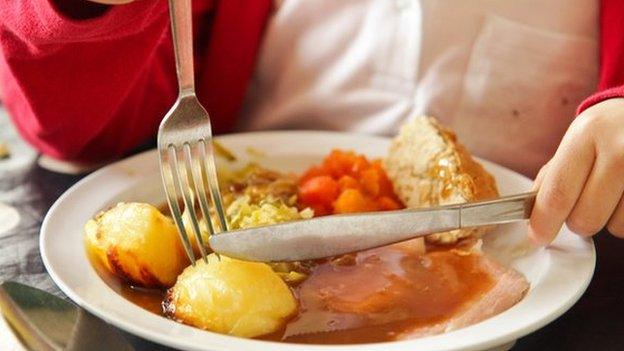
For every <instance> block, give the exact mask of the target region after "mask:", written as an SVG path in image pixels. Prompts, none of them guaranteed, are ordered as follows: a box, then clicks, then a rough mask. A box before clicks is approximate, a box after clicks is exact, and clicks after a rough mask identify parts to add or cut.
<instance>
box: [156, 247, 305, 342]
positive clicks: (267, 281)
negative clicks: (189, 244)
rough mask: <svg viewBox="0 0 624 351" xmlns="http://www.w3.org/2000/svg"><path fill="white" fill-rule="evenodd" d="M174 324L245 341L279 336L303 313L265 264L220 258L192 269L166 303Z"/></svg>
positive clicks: (210, 257)
mask: <svg viewBox="0 0 624 351" xmlns="http://www.w3.org/2000/svg"><path fill="white" fill-rule="evenodd" d="M163 307H164V309H165V313H166V314H167V316H169V317H170V318H172V319H175V320H177V321H179V322H182V323H185V324H189V325H192V326H195V327H198V328H202V329H205V330H210V331H214V332H218V333H222V334H230V335H235V336H241V337H255V336H260V335H264V334H268V333H271V332H274V331H277V330H278V329H279V328H280V327H282V326H283V325H284V324H285V322H286V321H287V319H288V318H289V317H291V316H293V315H294V314H295V313H296V311H297V302H296V300H295V298H294V296H293V295H292V293H291V291H290V289H289V288H288V286H286V283H284V282H283V281H282V279H280V277H279V276H278V275H277V273H275V272H274V271H273V270H272V269H271V267H269V266H268V265H267V264H265V263H258V262H247V261H239V260H236V259H232V258H228V257H225V256H221V258H220V259H219V258H218V257H217V256H216V255H215V254H211V255H209V256H208V263H206V262H204V261H203V260H199V261H197V264H196V265H195V266H189V267H187V268H186V269H185V270H184V272H182V274H181V275H180V276H179V277H178V281H177V282H176V284H175V285H174V286H173V288H171V289H169V291H168V292H167V297H166V298H165V301H164V302H163Z"/></svg>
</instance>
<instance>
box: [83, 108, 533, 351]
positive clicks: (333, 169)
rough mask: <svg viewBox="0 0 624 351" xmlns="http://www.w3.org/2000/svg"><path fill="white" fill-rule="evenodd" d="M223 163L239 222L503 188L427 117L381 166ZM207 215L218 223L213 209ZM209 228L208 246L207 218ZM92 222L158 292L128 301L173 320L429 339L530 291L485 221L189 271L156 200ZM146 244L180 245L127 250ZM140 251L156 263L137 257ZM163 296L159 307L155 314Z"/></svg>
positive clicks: (435, 200)
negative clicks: (486, 235)
mask: <svg viewBox="0 0 624 351" xmlns="http://www.w3.org/2000/svg"><path fill="white" fill-rule="evenodd" d="M221 148H222V149H223V150H222V152H224V153H227V154H228V155H230V156H231V157H230V158H231V159H237V158H236V156H235V155H234V154H233V153H230V152H229V151H228V150H227V149H225V147H223V146H222V147H221ZM219 172H220V186H221V190H222V196H223V203H224V207H225V212H226V220H227V222H228V225H229V228H230V229H242V228H250V227H254V226H262V225H268V224H274V223H280V222H286V221H293V220H303V219H308V218H311V217H318V216H325V215H331V214H342V213H355V212H370V211H384V210H397V209H401V208H405V207H422V206H436V205H444V204H451V203H461V202H466V201H474V200H481V199H486V198H490V197H495V196H497V195H498V191H497V188H496V183H495V180H494V178H493V177H492V176H491V175H490V174H489V173H487V171H486V170H485V169H484V168H483V167H482V166H481V165H480V164H479V163H478V162H477V161H475V160H473V159H472V157H471V156H470V154H469V153H468V152H467V151H466V150H465V149H464V148H463V147H462V146H461V145H460V144H459V143H458V142H457V141H456V139H455V136H454V134H453V133H452V132H450V131H449V130H447V129H445V128H444V127H442V126H441V125H440V124H439V123H437V122H436V121H435V120H434V119H431V118H425V117H423V118H419V119H416V120H415V121H413V122H410V123H408V124H407V125H406V126H404V128H403V129H402V130H401V133H400V135H399V136H397V137H396V138H395V140H394V141H393V142H392V146H391V148H390V152H389V154H388V156H387V157H386V159H385V160H384V161H383V162H382V161H381V160H371V159H368V158H367V157H366V156H364V155H361V154H358V153H356V152H355V151H346V150H333V151H331V152H330V153H329V154H328V155H327V156H326V157H325V158H324V159H323V160H322V161H321V162H320V163H319V164H318V165H311V166H310V167H309V168H308V170H307V171H305V172H303V173H302V174H301V175H299V176H297V175H295V174H288V173H282V172H278V171H274V170H270V169H267V168H265V167H263V166H261V165H258V164H248V165H246V166H244V167H242V168H240V169H238V170H227V169H220V170H219ZM190 211H195V212H196V213H199V212H200V211H199V210H198V208H188V209H185V215H184V218H183V220H184V222H185V225H186V226H187V227H188V228H189V229H191V228H190V225H189V223H190V213H191V212H190ZM126 212H127V213H126ZM211 217H212V222H213V223H216V222H217V221H216V220H215V219H216V218H215V213H211ZM200 228H201V231H202V235H203V236H204V239H205V241H206V242H207V239H208V230H207V222H206V221H204V220H203V219H202V220H200ZM86 230H87V233H86V236H87V246H88V247H89V248H90V250H91V251H93V252H96V253H97V256H98V257H101V259H102V261H103V262H105V263H107V265H106V267H108V269H110V270H111V271H113V272H115V273H117V274H118V275H119V276H120V277H122V278H123V279H126V281H127V282H128V283H130V284H136V285H139V286H143V287H155V288H157V289H153V290H145V289H143V290H141V289H127V290H120V291H122V292H121V293H122V294H125V295H124V296H126V297H128V299H129V300H131V301H133V302H136V303H138V304H140V305H142V306H144V307H145V308H149V309H150V310H152V311H154V312H155V313H160V314H164V315H165V316H167V317H169V318H171V319H173V320H175V321H178V322H181V323H185V324H188V325H191V326H195V327H197V328H201V329H205V330H208V331H213V332H218V333H223V334H229V335H235V336H240V337H254V338H261V339H266V340H276V341H284V342H297V343H315V344H318V343H331V344H349V343H365V342H380V341H392V340H401V339H408V338H415V337H421V336H425V335H432V334H438V333H443V332H446V331H451V330H455V329H458V328H462V327H465V326H468V325H471V324H474V323H477V322H479V321H482V320H484V319H486V318H489V317H491V316H494V315H496V314H498V313H501V312H502V311H505V310H506V309H508V308H510V307H511V306H513V305H514V304H516V303H517V302H518V301H520V300H521V299H522V298H523V296H524V295H525V293H526V291H527V290H528V288H529V284H528V282H527V281H526V279H525V278H524V277H523V276H522V274H520V273H518V272H516V271H514V270H513V269H510V268H506V267H504V266H502V265H500V264H499V263H497V262H495V261H494V260H492V259H490V258H489V257H487V256H486V255H485V254H484V253H483V252H482V251H481V240H480V238H479V235H480V234H482V233H483V232H484V231H485V230H484V229H467V230H461V231H452V232H447V233H440V234H434V235H431V236H429V237H428V238H427V239H428V240H427V242H425V240H424V239H423V238H417V239H412V240H408V241H405V242H401V243H396V244H393V245H388V246H384V247H380V248H375V249H371V250H366V251H362V252H357V253H350V254H346V255H341V256H337V257H330V258H325V259H318V260H307V261H298V262H272V263H268V264H267V263H258V262H246V261H241V260H236V259H232V258H229V257H225V256H220V258H219V256H217V255H216V254H210V255H209V256H208V259H207V262H205V261H204V260H201V259H198V261H197V263H196V264H195V265H194V266H188V267H186V269H183V268H184V266H186V265H188V262H187V261H186V260H185V259H184V255H183V251H182V250H181V247H180V243H179V239H178V237H177V234H176V232H175V226H174V225H173V222H172V221H171V219H170V218H168V217H166V216H165V215H163V214H161V213H160V212H158V210H157V209H156V208H154V207H153V206H151V205H147V204H119V205H118V206H116V207H114V208H113V209H111V210H108V211H105V212H103V213H102V214H99V215H98V216H97V217H96V218H95V219H93V220H91V221H89V223H87V226H86ZM339 230H340V228H336V231H339ZM221 235H227V233H223V234H221ZM155 238H156V239H158V240H155ZM163 238H164V239H163ZM113 239H114V240H113ZM161 239H162V240H161ZM143 240H147V241H149V242H152V241H156V242H157V243H158V244H162V242H163V240H164V241H165V242H166V243H167V245H170V247H174V248H175V250H170V247H169V246H166V245H161V246H158V245H156V243H152V244H150V245H148V248H145V249H144V250H143V251H140V254H137V255H131V254H134V253H135V252H137V251H138V249H137V247H138V243H140V242H142V241H143ZM191 240H192V241H193V245H195V250H196V253H198V252H197V251H198V250H197V246H196V245H197V244H196V243H195V240H194V238H192V237H191ZM441 244H444V245H441ZM111 248H112V249H111ZM145 251H147V252H148V253H145ZM172 251H174V252H175V253H172ZM109 252H121V253H127V254H126V256H123V257H124V261H123V262H124V266H122V267H123V268H121V269H120V268H118V267H117V266H118V265H115V264H114V263H110V258H109ZM165 256H166V257H165ZM144 257H145V259H148V260H153V261H154V262H158V266H157V267H150V266H149V265H148V264H147V263H145V262H143V261H141V260H138V259H137V258H141V259H143V258H144ZM158 260H160V261H158ZM150 262H151V261H150ZM163 262H169V263H170V264H169V265H167V264H164V263H163ZM126 265H127V266H128V267H126ZM163 265H164V266H167V267H168V268H170V269H171V270H170V271H167V273H168V276H167V279H162V280H159V281H158V284H152V283H153V282H152V281H151V280H149V279H143V280H141V278H144V277H143V276H142V275H140V274H141V272H144V271H148V272H152V273H151V274H152V275H154V276H159V277H160V275H158V274H163V272H164V271H165V270H164V268H163ZM144 267H149V268H150V269H149V270H148V269H145V268H144ZM182 270H183V272H182ZM128 272H129V273H128ZM178 274H179V276H178ZM176 277H177V280H176ZM146 280H148V281H147V282H146ZM166 287H170V288H169V289H168V290H166V289H164V288H166ZM146 301H147V302H146ZM160 303H162V309H161V310H155V309H154V306H156V305H159V304H160Z"/></svg>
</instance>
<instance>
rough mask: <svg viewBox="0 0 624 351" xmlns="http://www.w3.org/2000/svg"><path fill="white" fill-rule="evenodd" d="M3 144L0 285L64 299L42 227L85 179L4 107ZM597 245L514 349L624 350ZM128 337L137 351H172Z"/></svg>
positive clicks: (609, 268) (620, 243) (620, 308)
mask: <svg viewBox="0 0 624 351" xmlns="http://www.w3.org/2000/svg"><path fill="white" fill-rule="evenodd" d="M0 142H5V143H7V144H9V147H10V148H11V151H12V157H11V158H9V159H7V160H0V281H6V280H14V281H19V282H22V283H25V284H29V285H31V286H35V287H38V288H40V289H44V290H46V291H49V292H52V293H54V294H57V295H58V296H62V297H63V294H62V293H61V292H60V291H59V290H58V288H57V287H56V286H55V285H54V282H53V281H52V280H51V279H50V277H49V276H48V275H47V273H46V270H45V268H44V266H43V263H42V261H41V257H40V255H39V247H38V238H39V229H40V226H41V222H42V221H43V218H44V216H45V214H46V212H47V211H48V209H49V208H50V206H51V205H52V204H53V203H54V201H55V200H56V199H57V198H58V197H59V196H60V195H61V194H62V193H63V192H64V191H65V190H66V189H68V188H69V187H70V186H72V185H73V184H74V183H75V182H76V181H78V180H79V179H80V178H81V177H80V176H73V175H63V174H58V173H54V172H50V171H47V170H45V169H43V168H41V167H39V165H38V163H37V155H36V153H35V152H34V151H33V150H32V149H31V148H30V147H28V146H27V145H26V144H25V143H24V142H23V141H21V140H20V139H19V137H18V136H17V135H16V133H15V131H14V129H13V128H12V126H11V125H10V123H9V122H8V118H7V117H6V114H5V113H4V112H3V111H2V110H1V109H0ZM6 206H8V207H10V208H13V209H15V210H17V213H18V214H19V216H20V220H19V222H18V223H17V225H16V226H12V228H6V227H3V225H2V224H3V223H1V222H2V221H3V218H4V221H6V220H7V219H6V217H3V212H2V211H4V213H7V212H6V211H7V207H6ZM595 242H596V250H597V253H598V262H597V266H596V272H595V274H594V278H593V280H592V282H591V284H590V285H589V288H588V290H587V292H586V293H585V294H584V295H583V297H581V299H580V300H579V302H578V303H577V304H576V305H575V306H574V307H572V309H570V310H569V311H568V312H567V313H565V314H564V315H563V316H562V317H560V318H559V319H557V320H556V321H554V322H552V323H551V324H549V325H548V326H546V327H544V328H543V329H541V330H539V331H537V332H535V333H533V334H531V335H529V336H526V337H524V338H522V339H520V340H519V341H518V342H517V343H516V345H515V346H514V348H513V349H512V350H514V351H523V350H583V351H585V350H624V318H623V317H624V268H623V267H622V266H623V263H624V262H623V261H624V260H623V258H624V240H619V239H616V238H613V237H611V236H610V235H609V234H608V233H606V232H604V231H603V232H601V233H600V234H598V235H597V237H596V239H595ZM2 329H3V327H2V323H0V340H3V341H0V348H2V349H3V350H4V349H10V348H9V346H8V343H9V341H7V340H8V339H6V338H4V337H2V336H3V331H2ZM4 333H7V331H6V329H4ZM4 335H6V334H4ZM124 335H125V336H126V337H127V338H128V339H129V340H130V341H131V342H132V343H133V344H134V346H135V347H136V349H137V350H169V349H167V348H165V347H162V346H158V345H154V344H152V343H149V342H147V341H145V340H141V339H139V338H137V337H134V336H131V335H128V334H124ZM15 349H17V348H16V347H15Z"/></svg>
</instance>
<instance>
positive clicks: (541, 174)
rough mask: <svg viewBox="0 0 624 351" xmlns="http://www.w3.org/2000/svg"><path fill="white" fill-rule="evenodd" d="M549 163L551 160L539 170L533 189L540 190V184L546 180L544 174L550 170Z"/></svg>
mask: <svg viewBox="0 0 624 351" xmlns="http://www.w3.org/2000/svg"><path fill="white" fill-rule="evenodd" d="M549 164H550V161H548V162H546V164H545V165H544V166H542V168H541V169H540V170H539V172H537V176H535V180H534V181H533V187H532V188H531V190H532V191H537V190H539V188H540V186H541V185H542V181H543V180H544V176H545V175H546V172H548V165H549Z"/></svg>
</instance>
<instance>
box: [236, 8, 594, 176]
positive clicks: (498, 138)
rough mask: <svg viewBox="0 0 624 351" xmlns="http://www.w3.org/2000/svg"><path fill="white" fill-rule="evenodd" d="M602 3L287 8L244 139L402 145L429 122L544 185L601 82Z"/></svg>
mask: <svg viewBox="0 0 624 351" xmlns="http://www.w3.org/2000/svg"><path fill="white" fill-rule="evenodd" d="M597 14H598V1H597V0H546V1H545V0H471V1H466V0H341V1H336V0H284V1H283V2H282V3H281V4H280V5H279V7H278V9H277V11H276V13H275V14H274V15H273V17H272V19H271V20H270V23H269V25H268V27H267V29H266V33H265V38H264V42H263V44H262V47H261V51H260V58H259V61H258V66H257V69H256V73H255V76H254V79H253V82H252V85H251V88H250V91H249V93H248V96H247V100H246V103H245V108H244V113H243V118H242V119H241V122H240V126H239V127H240V129H242V130H259V129H330V130H344V131H351V132H359V133H373V134H385V135H392V134H394V133H396V132H397V130H398V128H399V127H400V125H401V124H402V123H404V122H405V121H406V120H407V119H409V118H414V117H416V116H418V115H422V114H427V115H432V116H435V117H437V118H438V119H440V120H441V121H442V122H443V123H444V124H447V125H448V126H450V127H451V128H452V129H453V130H455V131H456V132H457V134H458V136H459V140H460V141H461V142H462V143H463V144H464V145H466V146H467V147H468V149H470V150H471V151H472V152H474V153H476V154H477V155H479V156H482V157H485V158H488V159H491V160H493V161H495V162H498V163H500V164H503V165H506V166H508V167H511V168H514V169H516V170H518V171H521V172H523V173H526V174H529V175H533V174H535V173H536V172H537V170H538V169H539V167H540V166H541V165H542V164H544V163H545V162H546V161H547V160H548V158H550V156H551V155H552V153H553V152H554V150H555V149H556V146H557V145H558V142H559V140H560V139H561V136H562V135H563V133H564V132H565V130H566V128H567V126H568V125H569V123H570V122H571V120H572V119H573V118H574V110H575V108H576V106H577V105H578V103H579V102H580V101H581V100H582V99H583V98H584V97H585V96H587V95H589V94H590V93H591V91H592V89H593V88H594V86H595V82H596V76H597V60H598V59H597V45H596V37H597V32H598V23H597V22H598V17H597Z"/></svg>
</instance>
